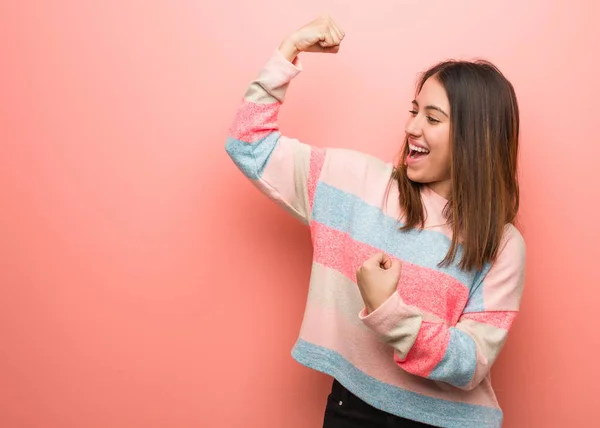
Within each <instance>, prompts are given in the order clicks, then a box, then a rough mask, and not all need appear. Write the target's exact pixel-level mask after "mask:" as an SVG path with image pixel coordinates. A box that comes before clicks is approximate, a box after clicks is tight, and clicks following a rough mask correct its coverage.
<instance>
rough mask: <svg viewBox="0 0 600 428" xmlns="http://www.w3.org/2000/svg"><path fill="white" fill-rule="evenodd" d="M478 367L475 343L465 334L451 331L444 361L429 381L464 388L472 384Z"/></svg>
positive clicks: (436, 368) (459, 331)
mask: <svg viewBox="0 0 600 428" xmlns="http://www.w3.org/2000/svg"><path fill="white" fill-rule="evenodd" d="M476 366H477V348H476V346H475V341H474V340H473V338H471V337H470V336H469V335H468V334H466V333H465V332H463V331H461V330H459V329H457V328H451V329H450V342H449V343H448V348H447V349H446V353H445V354H444V357H443V358H442V360H441V361H440V362H439V363H438V365H437V366H436V367H435V369H433V371H432V372H431V373H430V374H429V376H428V377H429V379H432V380H440V381H442V382H448V383H449V384H451V385H454V386H459V387H463V386H466V385H468V384H469V382H471V379H473V375H474V374H475V367H476Z"/></svg>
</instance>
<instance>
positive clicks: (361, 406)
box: [323, 380, 432, 428]
mask: <svg viewBox="0 0 600 428" xmlns="http://www.w3.org/2000/svg"><path fill="white" fill-rule="evenodd" d="M431 426H432V425H427V424H423V423H421V422H415V421H411V420H408V419H404V418H400V417H398V416H395V415H392V414H389V413H386V412H384V411H382V410H379V409H376V408H374V407H372V406H371V405H369V404H367V403H365V402H364V401H362V400H361V399H360V398H358V397H357V396H356V395H354V394H352V393H351V392H350V391H348V390H347V389H346V388H344V387H343V386H342V384H341V383H339V382H338V381H337V380H334V381H333V386H332V387H331V394H329V397H328V398H327V406H326V407H325V419H324V421H323V428H422V427H431Z"/></svg>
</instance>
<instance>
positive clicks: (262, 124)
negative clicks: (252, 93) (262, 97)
mask: <svg viewBox="0 0 600 428" xmlns="http://www.w3.org/2000/svg"><path fill="white" fill-rule="evenodd" d="M280 106H281V104H280V103H279V102H273V103H271V104H255V103H253V102H250V101H248V100H246V99H244V100H242V104H241V106H240V107H239V109H238V110H237V113H236V115H235V118H234V120H233V123H232V125H231V127H230V128H229V135H230V136H232V137H233V138H236V139H238V140H241V141H244V142H246V143H254V142H256V141H258V140H260V139H261V138H264V137H266V136H267V135H268V134H270V133H271V132H273V131H277V130H278V126H277V114H278V112H279V107H280Z"/></svg>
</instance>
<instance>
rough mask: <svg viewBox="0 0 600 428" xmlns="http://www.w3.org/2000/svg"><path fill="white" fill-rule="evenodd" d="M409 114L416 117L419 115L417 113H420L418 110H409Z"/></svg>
mask: <svg viewBox="0 0 600 428" xmlns="http://www.w3.org/2000/svg"><path fill="white" fill-rule="evenodd" d="M408 112H409V113H410V114H412V115H413V116H416V115H417V113H418V111H416V110H409V111H408Z"/></svg>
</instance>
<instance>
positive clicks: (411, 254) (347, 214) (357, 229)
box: [313, 182, 477, 287]
mask: <svg viewBox="0 0 600 428" xmlns="http://www.w3.org/2000/svg"><path fill="white" fill-rule="evenodd" d="M313 220H315V221H317V222H319V223H321V224H323V225H325V226H328V227H330V228H332V229H335V230H338V231H340V232H345V233H348V234H349V235H350V236H351V237H352V239H354V240H356V241H359V242H362V243H364V244H367V245H371V246H373V247H375V248H379V249H381V250H382V251H385V252H387V253H389V254H391V255H393V256H394V257H397V258H398V259H400V260H405V261H407V262H409V263H413V264H416V265H419V266H423V267H427V268H431V269H434V270H438V271H440V272H443V273H445V274H447V275H450V276H451V277H453V278H455V279H456V280H458V281H459V282H461V283H462V284H464V285H465V286H467V287H471V285H472V284H473V281H474V278H475V276H476V273H477V272H465V271H462V270H461V269H460V268H459V267H458V262H459V261H460V258H461V256H462V248H460V247H459V249H458V252H457V257H456V260H455V263H453V264H452V265H450V266H444V267H439V266H438V263H439V262H441V261H442V260H443V259H444V257H445V256H446V253H447V251H448V249H449V248H450V243H451V240H450V239H449V238H448V237H447V236H446V235H444V234H443V233H441V232H437V231H433V230H422V231H419V230H416V229H414V230H411V231H407V232H400V231H399V230H398V229H399V228H400V227H401V226H402V224H401V223H400V222H399V221H398V220H396V219H394V218H392V217H389V216H387V215H385V214H384V213H383V211H381V209H379V208H377V207H374V206H372V205H369V204H367V203H366V202H364V201H363V200H362V199H360V198H359V197H358V196H355V195H352V194H350V193H347V192H344V191H343V190H339V189H337V188H335V187H332V186H329V185H327V184H325V183H323V182H319V183H318V184H317V189H316V192H315V201H314V208H313Z"/></svg>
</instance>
